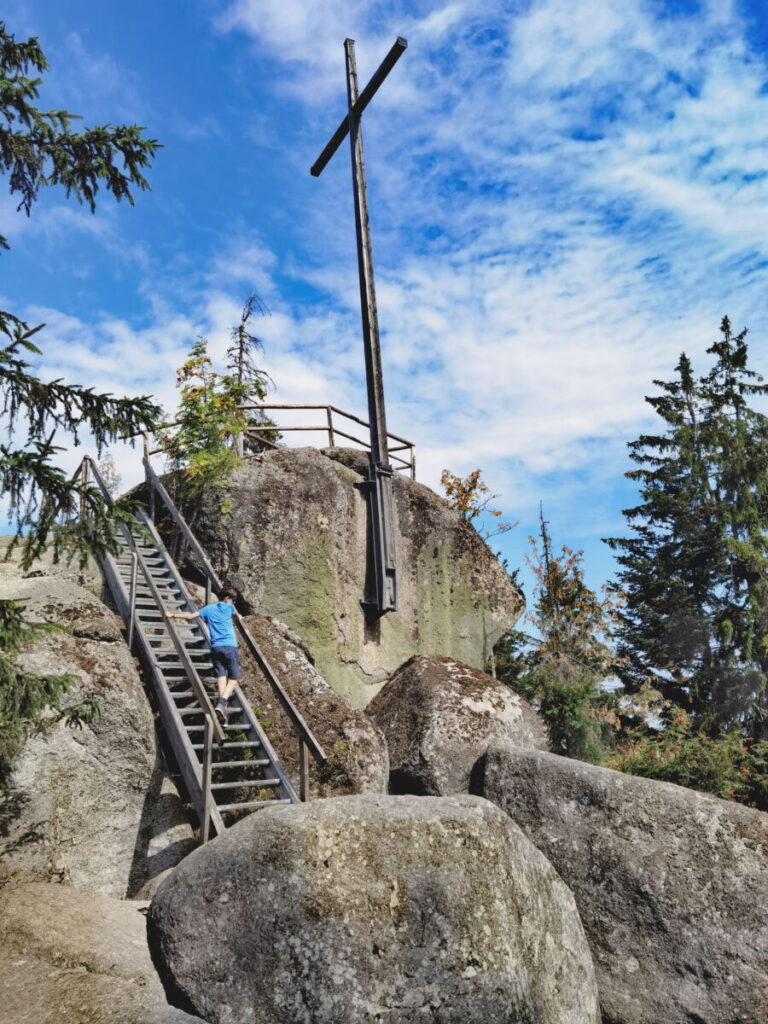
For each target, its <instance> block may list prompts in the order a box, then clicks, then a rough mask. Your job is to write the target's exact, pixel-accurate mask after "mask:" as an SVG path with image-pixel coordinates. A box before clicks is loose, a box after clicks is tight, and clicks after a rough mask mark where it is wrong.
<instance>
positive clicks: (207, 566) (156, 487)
mask: <svg viewBox="0 0 768 1024" xmlns="http://www.w3.org/2000/svg"><path fill="white" fill-rule="evenodd" d="M143 461H144V470H145V473H146V477H147V486H148V488H149V489H150V491H153V492H156V493H157V495H158V497H159V498H160V500H161V501H162V502H163V504H164V505H165V507H166V509H167V510H168V513H169V514H170V516H171V518H172V519H173V521H174V523H175V524H176V525H177V526H178V528H179V530H180V531H181V535H182V537H183V538H184V540H185V541H186V543H187V545H188V546H189V548H190V549H191V550H192V552H193V554H194V555H195V558H196V560H197V561H198V564H199V566H200V569H201V570H202V572H203V574H204V576H205V577H206V580H207V582H208V584H209V585H210V586H212V587H213V588H214V590H217V591H218V590H221V588H222V585H223V584H222V581H221V579H220V578H219V575H218V573H217V572H216V570H215V569H214V568H213V566H212V565H211V563H210V561H209V560H208V556H207V555H206V553H205V550H204V548H203V546H202V545H201V544H200V542H199V541H198V539H197V537H195V535H194V533H193V532H192V530H191V529H190V527H189V524H188V523H187V522H186V520H185V519H184V517H183V516H182V514H181V512H179V510H178V509H177V508H176V506H175V505H174V503H173V500H172V499H171V497H170V495H169V494H168V492H167V491H166V489H165V487H164V486H163V483H162V481H161V480H160V478H159V477H158V475H157V473H155V471H154V469H153V468H152V466H151V465H150V463H149V460H148V459H147V458H145V459H144V460H143ZM235 625H236V627H237V630H238V632H239V633H240V635H241V636H242V638H243V640H244V642H245V645H246V647H247V648H248V650H249V651H250V653H251V655H252V656H253V657H254V659H255V660H256V663H257V664H258V666H259V668H260V669H261V671H262V673H263V675H264V678H265V679H266V680H267V682H268V683H269V685H270V686H271V688H272V691H273V693H274V694H275V696H276V697H277V698H278V700H279V701H280V703H281V705H282V707H283V710H284V711H285V713H286V714H287V716H288V718H289V719H290V721H291V723H292V724H293V727H294V729H295V730H296V733H297V735H298V738H299V768H300V784H301V785H300V788H301V790H302V794H301V795H302V799H304V794H305V793H306V785H307V783H306V778H305V772H306V762H305V757H304V750H305V749H306V750H308V751H309V753H311V754H312V757H313V758H314V759H315V761H316V762H317V763H318V764H319V765H323V764H325V762H326V760H327V758H326V754H325V751H324V750H323V748H322V747H321V746H320V744H319V743H318V742H317V740H316V739H315V736H314V735H313V733H312V731H311V730H310V728H309V726H308V725H307V723H306V722H305V721H304V718H303V717H302V715H301V713H300V711H299V710H298V708H297V707H296V705H295V704H294V703H293V701H292V700H291V698H290V697H289V696H288V694H287V693H286V691H285V690H284V689H283V686H282V684H281V683H280V680H279V679H278V678H277V675H276V674H275V671H274V669H273V668H272V666H271V665H270V664H269V662H268V661H267V659H266V657H265V656H264V654H263V653H262V651H261V649H260V648H259V646H258V644H257V643H256V641H255V640H254V638H253V636H252V635H251V633H250V631H249V630H248V628H247V627H246V626H245V625H244V624H243V623H242V622H241V621H240V620H239V619H235Z"/></svg>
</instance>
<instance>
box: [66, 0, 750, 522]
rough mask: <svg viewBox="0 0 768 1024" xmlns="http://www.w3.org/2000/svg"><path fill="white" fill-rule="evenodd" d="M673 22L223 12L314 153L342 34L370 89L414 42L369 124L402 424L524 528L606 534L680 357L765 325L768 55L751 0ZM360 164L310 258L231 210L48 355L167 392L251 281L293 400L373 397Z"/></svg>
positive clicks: (564, 0) (626, 12) (457, 1)
mask: <svg viewBox="0 0 768 1024" xmlns="http://www.w3.org/2000/svg"><path fill="white" fill-rule="evenodd" d="M665 13H666V14H667V15H668V16H667V17H665V18H663V19H656V18H654V16H653V6H652V5H651V4H649V3H645V2H641V0H537V2H533V3H530V4H525V5H523V4H520V5H514V6H513V7H512V9H510V5H508V4H502V3H496V2H485V3H480V2H479V0H454V2H451V0H447V2H443V3H439V2H438V3H434V2H431V3H430V2H426V0H424V2H410V3H408V4H406V3H404V2H400V0H397V2H394V3H389V4H386V5H384V4H381V3H377V2H374V0H364V2H360V3H357V4H355V5H349V4H348V3H344V2H342V0H330V2H329V3H326V4H322V5H321V4H318V3H316V2H314V0H235V2H233V3H228V4H226V5H225V6H224V11H223V13H222V14H221V15H220V16H219V18H218V20H217V22H216V26H217V29H218V31H220V32H232V33H236V32H237V33H246V34H247V35H248V36H249V37H251V39H252V40H253V43H254V47H255V51H254V53H255V55H254V56H253V58H252V59H254V60H257V61H262V60H268V61H270V62H271V63H270V67H273V68H274V69H275V73H274V75H273V81H274V87H275V90H276V92H277V93H290V94H291V95H292V96H293V97H295V98H296V99H297V100H298V101H300V104H302V105H303V106H302V107H301V109H302V110H303V112H304V114H305V116H306V122H305V123H304V124H303V125H302V131H303V135H302V138H304V139H308V138H311V137H314V134H315V133H316V134H317V145H316V147H315V146H314V145H313V146H311V147H310V146H309V143H307V146H308V150H309V148H311V149H312V150H313V152H312V153H311V154H310V157H309V159H308V160H307V161H306V162H307V164H308V163H309V162H311V159H312V158H313V157H314V156H316V155H317V153H318V152H319V151H320V149H321V148H322V144H323V142H324V139H325V138H326V137H327V135H328V134H330V132H331V131H332V130H333V128H334V127H335V125H336V123H337V120H338V117H339V116H340V115H341V113H343V107H344V87H343V50H342V46H341V43H342V40H343V39H344V37H345V36H347V35H351V36H353V37H354V38H355V39H356V40H357V54H358V63H359V71H360V81H361V84H362V83H363V82H364V81H365V80H366V79H367V76H368V75H369V74H370V73H371V72H372V71H373V69H374V68H375V66H376V65H377V63H378V62H379V61H380V60H381V58H382V57H383V56H384V54H385V53H386V51H387V50H388V48H389V46H390V45H391V43H392V41H393V40H394V37H395V36H396V35H397V34H403V35H405V36H406V37H407V38H408V41H409V48H408V51H407V53H406V54H405V55H404V57H403V58H402V60H401V62H400V64H399V65H398V67H397V69H396V71H395V72H393V74H392V75H391V76H390V78H389V79H388V80H387V82H386V83H385V85H384V86H383V88H382V89H381V91H380V93H379V94H378V95H377V97H376V99H375V101H374V103H373V104H372V106H371V108H370V109H369V112H367V113H366V115H365V117H366V127H365V132H366V136H365V139H366V147H367V150H366V155H367V167H368V179H369V188H370V203H371V219H372V229H373V241H374V262H375V266H376V269H377V280H378V299H379V310H380V321H381V328H382V345H383V353H384V374H385V389H386V394H387V400H388V406H389V409H388V422H389V425H390V428H391V429H392V430H394V431H395V432H396V433H399V434H404V435H406V436H409V437H412V439H413V440H415V441H416V442H417V445H418V452H419V456H418V457H419V465H420V476H421V477H422V479H425V480H426V482H428V483H431V484H433V485H434V484H436V483H437V480H438V478H439V474H440V470H441V469H442V468H444V467H445V466H449V467H450V468H451V469H453V470H455V471H459V472H466V471H468V470H470V469H472V468H474V467H475V466H481V467H482V468H483V469H484V470H485V475H486V478H487V479H488V480H489V482H490V484H491V486H492V487H493V488H494V489H495V490H500V491H503V492H504V502H505V508H506V510H507V512H508V513H509V515H510V517H511V518H516V517H517V515H518V514H520V513H521V512H523V513H524V510H525V509H527V510H528V511H529V512H530V510H531V509H533V508H535V506H536V504H537V501H538V498H539V497H540V496H541V495H542V494H543V495H544V496H545V497H546V498H547V499H548V500H555V499H554V497H553V496H554V495H555V493H556V491H557V493H558V494H559V499H557V500H559V503H560V507H562V509H563V515H564V516H569V517H570V522H569V523H566V526H569V525H570V526H575V527H578V529H580V530H581V531H582V532H588V531H593V532H596V531H600V530H602V529H605V528H606V526H605V524H606V523H610V522H612V521H613V519H614V518H615V509H614V508H613V507H612V506H611V507H609V505H608V501H609V500H612V496H609V491H610V487H611V484H610V481H611V480H614V481H615V480H616V478H617V477H619V476H620V474H621V472H622V471H623V469H624V468H626V467H625V461H624V460H625V454H624V450H623V444H624V441H625V440H627V439H629V438H631V437H633V436H636V434H637V433H638V432H639V431H640V430H641V429H642V428H643V427H644V425H645V424H646V423H647V422H648V418H649V417H648V408H647V406H646V405H645V404H644V402H643V395H644V394H645V393H646V392H648V391H649V390H650V389H651V387H652V385H651V381H652V379H653V378H654V377H664V378H666V377H669V376H670V375H671V373H672V370H673V367H674V364H675V362H676V360H677V357H678V355H679V352H680V351H681V350H682V349H683V348H685V349H690V350H691V354H692V355H693V356H694V358H695V359H697V360H701V359H702V355H703V350H704V348H705V347H706V346H707V345H708V344H709V343H710V342H711V341H712V340H714V337H715V336H716V333H717V324H718V321H719V318H720V316H721V315H722V314H723V313H726V312H728V313H729V314H730V315H731V317H732V320H733V321H734V324H735V325H736V326H737V327H740V326H741V325H742V324H743V323H749V324H750V326H751V327H752V329H753V337H754V338H755V339H756V343H757V340H758V339H760V338H761V336H763V337H764V335H765V332H766V330H768V315H766V312H765V310H764V301H763V300H764V292H765V267H764V266H763V264H766V265H768V253H767V252H766V248H767V247H768V240H767V239H768V236H767V235H766V232H765V213H764V211H765V208H766V199H768V195H767V194H766V193H767V192H768V175H767V174H766V170H767V169H766V166H765V128H764V126H765V124H766V123H768V118H766V113H767V112H768V110H767V106H766V105H767V104H768V95H766V93H765V92H764V90H763V82H764V81H765V79H766V77H768V74H767V73H766V67H765V62H764V60H763V58H762V57H761V56H760V55H757V54H754V53H752V52H751V51H750V48H749V44H748V40H747V38H746V35H745V30H744V25H743V24H742V22H741V21H740V18H739V15H738V13H737V12H736V10H735V7H734V5H732V4H730V3H726V2H717V3H716V2H710V3H708V4H706V5H705V6H704V7H703V9H701V10H699V11H697V12H696V14H695V15H691V16H683V15H680V16H675V17H672V16H669V14H670V12H668V11H667V12H665ZM232 38H233V45H236V36H234V35H233V37H232ZM260 116H266V115H263V114H261V115H260ZM261 136H262V139H263V138H266V137H268V133H265V132H262V133H261ZM274 145H275V146H278V145H282V141H281V139H280V138H279V135H277V136H275V140H274ZM305 155H306V154H303V153H302V154H298V155H297V157H296V159H297V161H298V160H299V159H302V160H303V159H304V156H305ZM346 159H347V157H346V152H343V153H340V154H338V155H337V157H336V158H335V161H334V162H333V164H332V165H331V166H330V167H329V169H328V171H327V172H326V174H325V175H324V176H323V178H322V179H321V180H320V182H318V183H317V184H316V186H314V187H316V192H315V195H316V196H317V199H316V206H315V208H314V209H313V210H312V211H311V212H310V213H309V215H308V216H307V217H306V221H305V227H304V235H303V237H301V246H297V248H296V250H294V251H293V252H292V253H290V254H286V253H278V252H277V251H272V250H271V249H270V248H269V247H268V246H267V245H265V243H264V241H263V239H261V238H259V237H257V236H255V235H254V234H253V233H251V232H246V231H245V230H242V229H239V228H238V229H237V230H236V231H235V235H236V237H235V238H234V239H233V240H231V241H229V242H227V243H226V244H222V245H221V246H220V249H219V251H218V252H217V253H216V254H215V255H214V256H213V257H212V258H210V259H209V260H208V261H207V262H206V264H205V266H203V267H202V268H190V267H189V266H186V267H185V266H180V267H179V268H178V270H177V272H176V273H171V272H170V271H169V272H167V273H165V274H151V273H150V270H151V268H149V269H148V270H147V283H146V284H145V286H144V294H145V297H146V299H147V300H148V303H149V312H148V313H147V314H146V316H147V322H146V324H144V325H139V326H137V324H136V323H128V322H127V321H115V320H111V321H110V320H103V321H101V322H99V323H95V324H93V323H92V324H85V323H80V322H71V321H68V320H66V318H57V317H56V316H55V315H54V314H51V313H50V312H49V311H47V312H46V316H47V317H48V319H49V322H50V323H51V329H50V334H49V338H50V339H51V344H50V347H47V348H46V368H47V369H49V370H50V372H52V373H54V372H61V373H64V374H65V375H70V374H73V375H74V374H80V375H81V376H82V375H83V374H85V373H89V372H90V374H91V376H92V378H93V382H94V383H95V384H97V386H102V385H105V386H110V381H113V380H114V379H116V373H117V369H118V367H120V368H121V373H122V375H123V376H124V379H125V386H126V388H128V389H131V388H133V389H136V390H153V391H156V393H157V394H158V395H160V396H161V398H162V401H163V402H164V403H165V404H167V405H168V406H169V407H171V406H172V405H173V404H174V401H175V394H174V389H173V384H172V381H173V369H174V367H175V366H176V365H178V362H179V361H180V360H181V358H182V357H183V355H184V353H185V351H186V349H187V347H188V345H189V343H190V341H191V340H192V339H193V338H194V336H195V335H196V334H203V335H205V336H207V337H209V338H210V340H211V345H212V350H213V351H214V352H215V354H216V355H217V356H218V357H220V356H221V355H223V352H224V349H225V348H226V343H227V338H228V329H229V327H230V325H231V324H232V323H233V322H234V321H235V320H236V319H237V316H238V315H239V310H240V306H241V303H242V298H243V295H242V292H243V289H244V288H245V289H251V288H253V289H255V290H256V291H257V292H258V293H259V294H260V295H261V297H262V298H264V299H265V300H266V301H267V303H268V305H269V307H270V309H271V310H272V315H271V316H270V317H267V318H265V319H264V320H263V322H259V324H258V331H257V333H259V335H260V336H263V338H264V341H265V346H266V348H265V355H264V361H265V366H266V368H267V369H268V371H269V372H270V373H271V374H272V376H273V377H274V379H275V381H276V383H277V385H278V388H279V390H278V392H277V394H276V395H275V398H276V399H277V400H281V401H285V402H301V401H305V402H325V401H333V402H334V403H335V404H338V405H341V406H343V407H347V408H350V410H351V411H355V412H358V413H360V412H363V411H364V410H365V408H366V403H365V390H364V382H363V370H362V353H361V349H360V341H359V330H360V328H359V309H358V291H357V278H356V269H355V266H354V261H353V255H352V253H353V226H352V218H351V204H350V198H349V183H348V174H349V171H348V167H347V165H346ZM339 161H341V162H339ZM53 229H54V228H53V227H52V228H51V230H53ZM294 237H295V236H294ZM302 247H303V248H302ZM182 278H183V280H184V285H183V286H182V287H177V286H178V280H180V279H182ZM296 283H298V284H299V285H302V286H311V289H312V290H313V298H312V299H310V300H306V301H304V302H303V303H302V304H301V305H298V304H297V305H296V306H295V307H294V308H291V306H290V304H289V298H290V291H291V284H296ZM317 292H321V293H322V294H321V296H320V298H317V297H315V296H316V295H317ZM753 351H757V350H756V349H753ZM89 353H90V354H91V355H90V356H89ZM89 366H90V370H89V369H88V367H89ZM89 382H90V378H89ZM125 464H126V466H127V465H128V463H127V462H126V463H125ZM601 502H602V504H601Z"/></svg>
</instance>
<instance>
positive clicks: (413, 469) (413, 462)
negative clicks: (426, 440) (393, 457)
mask: <svg viewBox="0 0 768 1024" xmlns="http://www.w3.org/2000/svg"><path fill="white" fill-rule="evenodd" d="M415 479H416V449H415V448H414V447H413V445H411V480H415Z"/></svg>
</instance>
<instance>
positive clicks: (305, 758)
mask: <svg viewBox="0 0 768 1024" xmlns="http://www.w3.org/2000/svg"><path fill="white" fill-rule="evenodd" d="M299 799H300V800H301V801H302V802H303V803H306V801H307V800H308V799H309V750H308V749H307V744H306V743H305V742H304V737H303V736H301V735H299Z"/></svg>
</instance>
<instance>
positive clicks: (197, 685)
mask: <svg viewBox="0 0 768 1024" xmlns="http://www.w3.org/2000/svg"><path fill="white" fill-rule="evenodd" d="M89 470H90V471H91V473H92V474H93V479H94V481H95V482H96V484H97V485H98V487H99V489H100V491H101V492H102V494H103V495H104V497H105V498H106V500H107V502H108V503H109V504H110V505H114V499H113V498H112V495H111V494H110V493H109V489H108V488H107V485H106V483H105V481H104V478H103V477H102V475H101V473H100V471H99V468H98V466H97V465H96V463H95V462H94V461H93V459H92V458H91V457H90V456H89V455H86V456H84V457H83V459H82V461H81V463H80V466H79V467H78V469H77V470H76V472H75V476H77V475H81V477H82V481H83V487H87V485H88V472H89ZM118 526H119V529H120V532H121V533H122V535H123V537H124V539H125V541H126V543H127V545H128V547H129V549H130V552H131V560H132V563H133V565H135V567H136V568H140V569H141V572H142V574H143V575H144V578H145V581H146V584H147V586H148V587H149V590H150V593H151V594H152V597H153V598H154V600H155V603H156V605H157V608H158V610H160V611H162V610H163V602H162V595H161V594H160V591H159V589H158V587H157V585H156V584H155V581H154V579H153V577H152V573H151V572H150V571H149V567H148V565H147V563H146V562H145V560H144V556H143V555H142V553H141V551H140V550H139V547H138V545H137V544H136V541H135V538H134V537H133V535H132V534H131V531H130V530H129V529H128V527H127V526H126V525H125V523H123V522H120V523H119V524H118ZM133 565H132V572H131V596H130V601H131V608H130V623H129V630H128V635H129V644H130V643H131V642H132V640H133V634H134V629H135V620H136V604H135V601H136V586H135V583H134V568H133ZM164 626H165V628H166V629H167V630H168V634H169V636H170V638H171V641H172V643H173V646H174V647H175V648H176V652H177V654H178V655H179V658H180V659H181V662H182V664H183V665H184V668H185V671H186V672H187V675H188V677H189V680H190V682H191V683H192V687H193V689H194V690H195V693H196V696H197V699H198V701H199V702H200V706H201V708H202V711H203V715H204V716H205V737H206V745H210V744H211V743H212V740H213V739H214V738H215V740H216V742H217V743H223V742H224V741H225V739H226V735H225V733H224V730H223V728H222V726H221V723H220V722H219V721H218V718H217V717H216V715H215V713H214V710H213V705H212V704H211V702H210V699H209V697H208V692H207V691H206V689H205V685H204V683H203V681H202V679H201V678H200V676H199V675H198V672H197V669H196V668H195V665H194V663H193V661H192V659H191V658H190V657H189V654H188V652H187V649H186V647H185V646H184V643H183V641H182V639H181V637H180V636H179V633H178V630H177V628H176V626H175V625H174V623H173V622H172V620H171V619H169V618H168V617H167V616H165V619H164ZM206 758H207V762H208V764H210V751H208V750H207V751H206ZM210 776H211V773H210V767H209V768H208V771H207V773H206V770H205V760H204V766H203V769H202V779H201V788H202V814H201V818H202V819H203V821H202V830H203V836H204V839H203V841H204V842H205V840H206V839H207V837H208V835H209V829H210V821H209V820H208V818H210V816H211V807H212V798H211V792H210V784H211V778H210Z"/></svg>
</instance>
